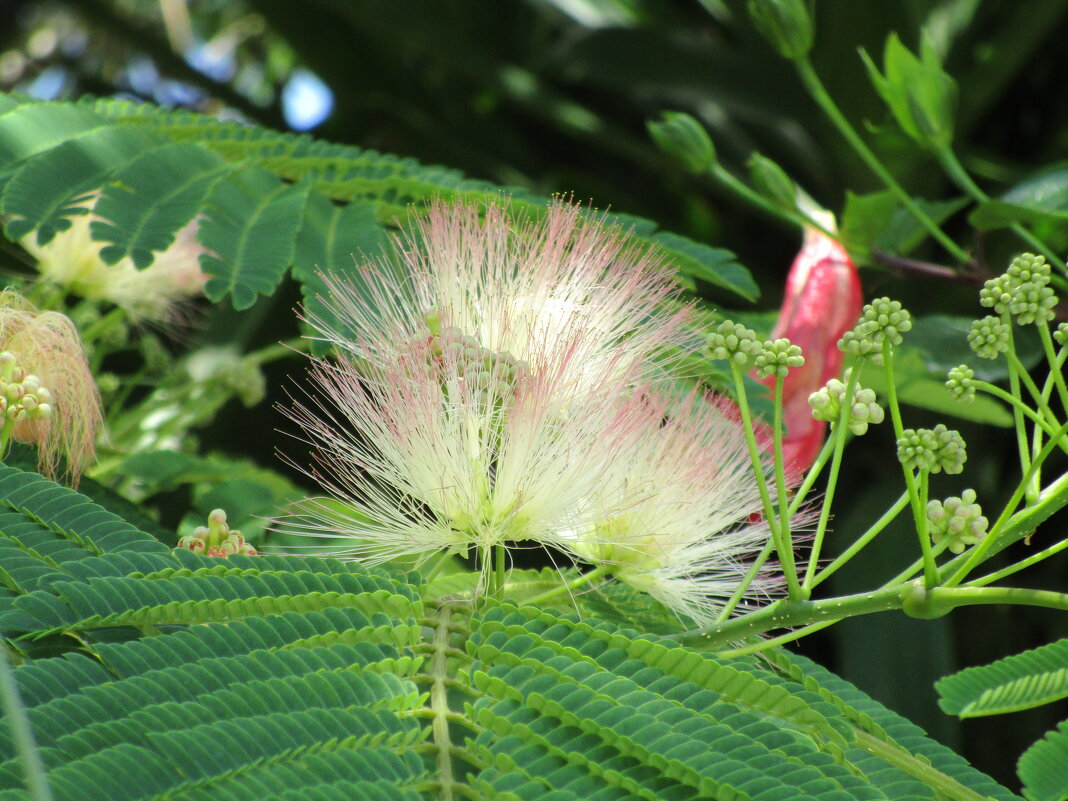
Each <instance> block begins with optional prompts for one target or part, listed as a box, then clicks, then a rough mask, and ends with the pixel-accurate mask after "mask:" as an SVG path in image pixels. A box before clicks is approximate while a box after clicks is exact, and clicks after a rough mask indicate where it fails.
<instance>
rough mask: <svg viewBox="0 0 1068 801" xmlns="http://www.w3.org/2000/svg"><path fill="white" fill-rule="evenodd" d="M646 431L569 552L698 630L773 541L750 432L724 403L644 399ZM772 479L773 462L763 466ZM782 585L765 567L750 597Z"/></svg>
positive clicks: (702, 398)
mask: <svg viewBox="0 0 1068 801" xmlns="http://www.w3.org/2000/svg"><path fill="white" fill-rule="evenodd" d="M635 402H637V403H641V404H644V406H645V411H646V414H645V415H644V418H645V419H644V424H643V425H642V426H640V427H638V428H637V429H635V431H636V432H637V433H635V431H632V433H631V439H630V442H629V444H628V448H627V452H626V454H625V457H624V458H622V459H618V460H615V461H613V462H612V463H611V464H610V466H609V469H608V471H607V474H606V476H605V477H604V479H603V480H602V482H601V483H600V484H599V486H598V488H597V490H596V491H595V493H594V496H593V499H592V506H593V508H594V509H595V510H597V511H598V512H600V514H599V515H595V519H594V520H593V522H592V525H591V526H590V527H589V528H588V529H585V530H583V531H581V532H576V533H575V534H574V535H573V536H572V537H571V538H570V540H569V541H568V548H569V550H570V551H572V552H573V553H574V554H575V555H577V556H578V557H580V558H582V559H585V560H587V561H590V562H593V563H595V564H599V565H602V566H604V567H605V568H606V569H607V570H608V572H610V573H611V574H612V575H614V576H615V577H616V578H617V579H619V580H620V581H623V582H626V583H627V584H630V585H631V586H633V587H634V588H636V589H638V590H641V591H644V592H646V593H648V594H649V595H651V596H652V597H653V598H656V599H657V600H658V601H660V602H661V603H663V604H664V605H665V606H666V607H668V608H669V609H671V610H673V611H675V612H676V613H678V614H680V615H686V616H688V617H690V618H692V619H693V621H694V622H695V623H696V624H697V625H698V626H707V625H711V624H712V623H713V622H715V619H716V617H717V615H718V614H719V613H720V611H721V610H722V608H723V606H724V604H725V602H726V601H727V600H728V599H729V598H730V597H731V596H732V595H733V594H734V593H735V591H736V590H737V589H738V587H739V586H740V584H741V581H742V578H743V576H744V575H745V574H746V572H747V571H748V569H749V567H750V563H751V561H752V559H753V557H754V556H755V555H756V554H757V553H759V551H760V550H761V549H762V548H763V546H764V545H765V543H767V541H768V538H769V536H770V531H769V528H768V525H767V523H766V522H764V521H763V518H762V514H761V512H762V510H763V506H762V503H761V498H760V494H759V491H758V489H757V484H756V481H755V480H754V476H753V472H752V466H751V464H750V461H749V454H748V451H747V448H746V443H745V438H744V434H743V432H742V428H741V426H740V425H739V424H738V422H737V420H736V416H735V414H734V413H733V410H732V405H731V404H730V403H729V402H728V401H726V400H725V399H723V398H714V397H711V396H708V395H706V394H704V393H703V392H696V391H695V392H691V393H690V394H688V395H687V396H685V397H684V398H681V399H679V398H668V397H667V396H663V395H658V394H656V393H650V394H645V395H643V396H640V397H639V398H638V399H637V401H635ZM764 470H765V477H766V478H769V479H770V477H771V472H772V468H771V463H770V460H768V462H767V464H766V465H765V466H764ZM780 585H781V581H780V580H779V579H778V578H777V577H776V573H775V571H774V569H773V567H772V566H769V565H765V567H763V568H762V569H761V570H760V571H758V572H757V575H756V578H755V580H754V581H753V582H752V584H750V586H749V587H748V589H747V592H746V593H745V598H746V599H748V600H750V601H757V600H759V599H760V598H765V597H767V596H768V595H769V594H771V593H773V592H774V591H775V590H776V589H778V588H779V586H780Z"/></svg>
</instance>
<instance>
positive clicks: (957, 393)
mask: <svg viewBox="0 0 1068 801" xmlns="http://www.w3.org/2000/svg"><path fill="white" fill-rule="evenodd" d="M974 378H975V370H973V369H972V368H971V367H969V366H968V365H966V364H962V365H959V366H957V367H953V368H952V369H950V371H949V373H948V375H947V380H946V389H948V390H949V391H950V392H951V393H953V397H954V398H957V399H959V400H965V401H970V400H975V384H974V383H972V379H974Z"/></svg>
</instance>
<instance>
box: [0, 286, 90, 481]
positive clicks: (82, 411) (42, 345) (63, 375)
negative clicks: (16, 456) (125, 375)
mask: <svg viewBox="0 0 1068 801" xmlns="http://www.w3.org/2000/svg"><path fill="white" fill-rule="evenodd" d="M0 351H4V352H5V355H3V356H2V357H0V381H2V385H3V391H2V392H0V397H2V400H0V408H2V409H3V411H4V414H5V417H6V419H7V420H8V421H9V422H13V423H14V426H13V428H11V429H10V435H11V436H12V437H13V438H14V439H15V440H17V441H18V442H21V443H24V444H34V445H36V446H37V455H38V469H39V470H40V471H41V472H42V473H44V474H45V475H48V476H51V475H54V474H55V472H56V468H57V465H58V463H59V461H60V459H61V458H62V459H64V460H65V461H66V469H67V475H68V477H69V478H70V479H71V480H72V482H73V483H77V479H78V477H79V475H80V474H81V471H82V469H83V468H84V467H85V466H86V465H87V464H88V462H89V460H90V459H91V458H92V456H93V450H94V444H95V439H96V432H97V430H98V429H99V428H100V426H101V424H102V419H101V413H100V397H99V394H98V393H97V389H96V384H95V383H94V381H93V376H92V373H91V372H90V371H89V364H88V361H87V360H86V357H85V352H84V351H83V350H82V345H81V341H80V340H79V338H78V332H77V331H76V330H75V328H74V324H73V323H72V322H71V321H70V320H69V319H68V318H67V317H65V316H64V315H62V314H59V313H58V312H40V311H38V310H37V309H36V308H35V307H34V306H33V305H32V304H31V303H30V302H29V301H27V300H26V299H25V298H23V297H21V296H20V295H18V294H16V293H15V292H13V291H11V290H5V291H4V292H2V293H0ZM31 371H32V374H31ZM4 441H5V442H6V438H5V439H4Z"/></svg>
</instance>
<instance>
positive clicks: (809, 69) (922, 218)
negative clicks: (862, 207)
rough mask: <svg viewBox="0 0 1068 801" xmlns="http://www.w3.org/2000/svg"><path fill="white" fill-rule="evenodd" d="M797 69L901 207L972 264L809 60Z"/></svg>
mask: <svg viewBox="0 0 1068 801" xmlns="http://www.w3.org/2000/svg"><path fill="white" fill-rule="evenodd" d="M794 65H795V66H796V67H797V71H798V74H799V76H800V78H801V82H802V83H803V84H804V85H805V89H807V90H808V93H809V94H810V95H811V96H812V99H813V100H815V101H816V103H817V104H818V105H819V107H820V108H821V109H822V110H823V113H824V114H826V115H827V117H828V118H829V119H830V120H831V122H832V123H834V126H835V127H836V128H837V129H838V132H839V133H841V134H842V136H843V137H844V138H845V140H846V141H847V142H849V144H850V146H851V147H852V148H853V150H854V151H856V153H857V155H858V156H860V158H861V159H862V160H863V161H864V163H865V164H867V165H868V168H869V169H870V170H871V171H872V172H874V173H875V174H876V175H877V176H878V177H879V180H881V181H882V182H883V184H885V185H886V187H887V188H888V189H889V190H890V191H891V192H893V193H894V195H895V196H896V197H897V199H898V200H899V201H901V205H903V206H904V207H905V208H906V209H907V210H908V212H909V213H910V214H911V215H912V216H913V217H915V218H916V220H917V221H918V222H919V223H920V225H922V226H923V227H924V228H925V229H926V230H927V232H928V233H929V234H930V235H931V236H933V237H934V238H935V240H937V242H938V243H939V244H940V245H941V246H942V247H943V248H945V249H946V250H947V251H948V252H949V253H951V254H952V255H953V257H954V258H955V259H957V260H958V261H960V262H961V263H962V264H966V263H967V262H969V261H970V257H969V256H968V254H967V253H966V252H965V251H964V250H963V249H962V248H961V247H960V246H959V245H958V244H957V243H956V242H954V241H953V240H952V239H950V238H949V237H948V236H947V235H946V234H945V232H943V231H942V229H941V228H939V227H938V223H936V222H935V221H934V220H933V219H931V217H930V215H928V214H927V212H925V211H924V210H923V209H921V208H920V207H919V206H918V205H917V204H916V202H915V201H914V200H913V199H912V197H911V196H910V195H909V193H908V192H906V191H905V189H904V188H903V187H902V186H901V184H899V183H898V182H897V180H896V179H895V178H894V176H892V175H891V174H890V172H889V171H888V170H887V169H886V167H884V166H883V163H882V162H881V161H879V157H878V156H876V155H875V153H874V152H872V150H871V148H869V147H868V146H867V145H866V144H865V143H864V140H863V139H861V138H860V135H859V134H858V133H857V131H856V129H855V128H854V127H853V125H852V124H851V123H850V122H849V120H847V119H846V118H845V115H844V114H843V113H842V111H841V109H839V108H838V105H837V104H836V103H835V102H834V98H832V97H831V95H830V93H828V92H827V89H826V87H824V85H823V81H821V80H820V77H819V75H818V74H817V73H816V70H815V69H814V68H813V66H812V62H811V61H809V59H808V58H807V57H805V58H800V59H797V60H795V61H794Z"/></svg>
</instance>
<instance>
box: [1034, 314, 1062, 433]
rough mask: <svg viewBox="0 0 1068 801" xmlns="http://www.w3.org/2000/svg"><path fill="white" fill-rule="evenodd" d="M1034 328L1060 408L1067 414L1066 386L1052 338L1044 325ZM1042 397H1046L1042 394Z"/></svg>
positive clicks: (1047, 327)
mask: <svg viewBox="0 0 1068 801" xmlns="http://www.w3.org/2000/svg"><path fill="white" fill-rule="evenodd" d="M1036 327H1037V328H1038V336H1039V339H1041V340H1042V349H1043V350H1044V351H1045V352H1046V360H1047V361H1048V362H1049V369H1050V375H1051V376H1052V377H1053V381H1054V383H1055V384H1056V386H1057V395H1058V396H1059V397H1060V399H1061V407H1062V408H1063V409H1065V411H1066V413H1068V385H1065V383H1064V373H1062V372H1061V370H1060V365H1059V362H1060V359H1059V358H1058V356H1057V353H1056V352H1055V351H1054V349H1053V338H1052V337H1050V335H1049V326H1048V325H1046V324H1045V323H1039V324H1037V326H1036ZM1043 397H1048V396H1046V395H1045V393H1043Z"/></svg>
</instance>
